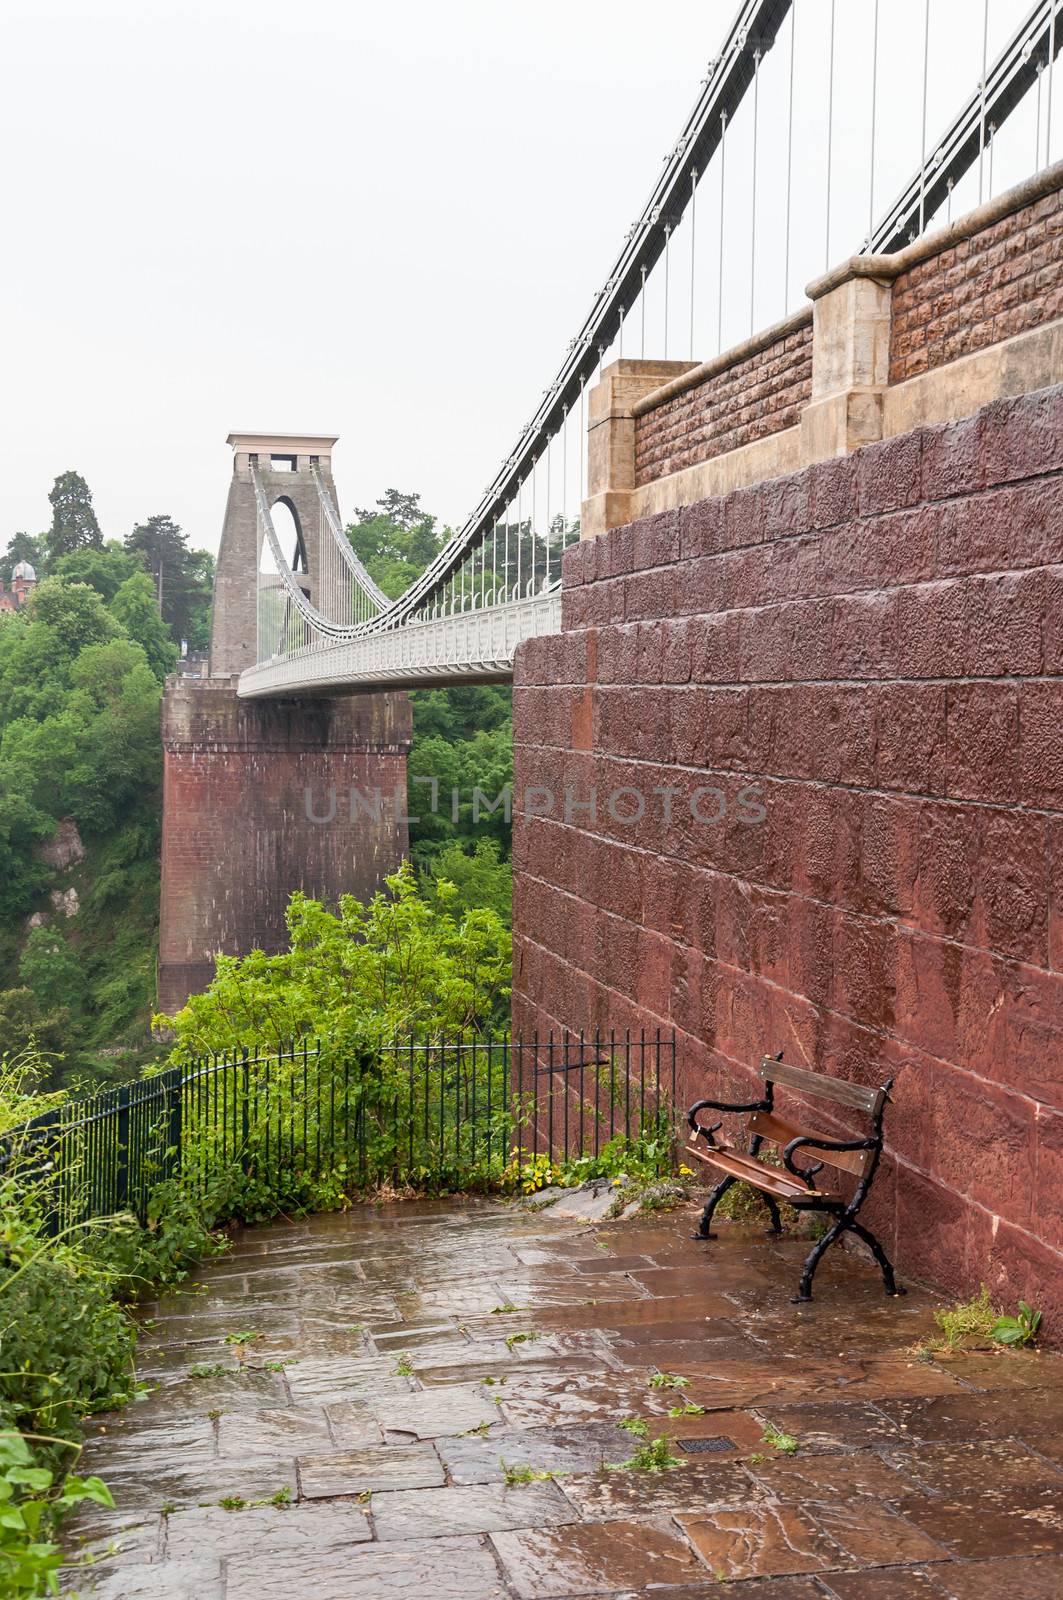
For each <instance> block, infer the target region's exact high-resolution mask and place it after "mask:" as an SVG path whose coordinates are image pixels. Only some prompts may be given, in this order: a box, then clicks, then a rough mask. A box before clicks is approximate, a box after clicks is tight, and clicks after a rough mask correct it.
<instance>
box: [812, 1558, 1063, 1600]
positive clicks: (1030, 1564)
mask: <svg viewBox="0 0 1063 1600" xmlns="http://www.w3.org/2000/svg"><path fill="white" fill-rule="evenodd" d="M934 1579H935V1582H936V1583H937V1584H938V1586H939V1587H940V1589H941V1591H942V1593H943V1594H944V1595H946V1596H947V1597H948V1600H1003V1597H1004V1596H1006V1595H1015V1596H1021V1597H1022V1600H1059V1596H1060V1595H1061V1594H1063V1557H1060V1556H1040V1557H1034V1558H1032V1559H1031V1558H1027V1557H1025V1556H1018V1557H1011V1558H1007V1557H1005V1558H1004V1559H1003V1560H999V1559H998V1560H995V1561H973V1562H970V1563H967V1562H964V1563H962V1564H960V1563H952V1564H951V1565H949V1566H947V1567H937V1568H935V1570H934ZM839 1600H857V1597H856V1596H855V1594H854V1595H853V1596H852V1597H850V1596H849V1595H848V1594H846V1595H840V1596H839Z"/></svg>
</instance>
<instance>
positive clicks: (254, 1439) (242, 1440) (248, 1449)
mask: <svg viewBox="0 0 1063 1600" xmlns="http://www.w3.org/2000/svg"><path fill="white" fill-rule="evenodd" d="M332 1442H333V1441H332V1435H331V1433H330V1431H329V1425H328V1421H327V1419H326V1417H325V1413H324V1411H322V1410H321V1409H320V1408H318V1409H316V1410H315V1409H313V1408H307V1409H305V1410H300V1409H297V1408H296V1407H294V1406H285V1407H277V1408H275V1409H273V1410H269V1411H236V1412H234V1413H233V1414H232V1416H222V1417H219V1419H218V1456H219V1458H224V1457H227V1456H235V1457H236V1458H237V1460H240V1459H243V1460H250V1459H251V1457H252V1456H271V1457H274V1458H276V1457H280V1458H281V1459H287V1460H289V1461H290V1460H291V1459H292V1457H293V1456H297V1455H299V1454H301V1453H302V1452H303V1451H304V1450H305V1451H311V1450H327V1449H329V1448H330V1447H331V1445H332Z"/></svg>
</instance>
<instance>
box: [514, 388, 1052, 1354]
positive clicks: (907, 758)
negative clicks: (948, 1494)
mask: <svg viewBox="0 0 1063 1600" xmlns="http://www.w3.org/2000/svg"><path fill="white" fill-rule="evenodd" d="M1061 472H1063V389H1056V390H1048V391H1044V392H1043V393H1041V394H1037V395H1031V396H1027V397H1025V398H1023V399H1019V400H1014V401H1007V402H998V403H996V404H994V405H992V406H990V407H988V408H987V409H986V410H985V411H984V412H982V413H981V414H979V415H978V416H976V417H973V418H971V419H970V420H967V421H964V422H961V423H958V424H953V425H949V426H943V427H935V428H928V429H924V430H921V431H919V432H917V433H914V434H910V435H906V436H903V437H901V438H898V439H894V440H890V441H888V442H885V443H883V444H879V445H873V446H869V447H868V448H866V449H864V450H862V451H860V452H858V453H857V454H856V455H854V456H851V457H846V458H841V459H837V460H833V461H829V462H826V463H823V464H821V465H818V466H815V467H813V468H811V469H810V470H808V471H807V472H804V473H802V474H800V475H798V476H795V477H792V478H785V479H778V480H775V481H773V482H770V483H766V484H763V485H761V486H759V487H756V488H752V489H747V490H742V491H740V492H737V493H735V494H732V495H729V496H727V497H725V498H721V499H716V500H709V501H703V502H701V503H700V504H698V505H695V506H692V507H689V508H687V509H684V510H682V511H679V512H672V513H666V514H663V515H661V516H658V517H655V518H651V519H647V520H645V521H642V522H638V523H635V524H633V525H630V526H628V527H624V528H619V529H616V530H615V531H614V532H612V533H610V534H607V535H604V536H602V537H601V538H599V539H596V540H592V541H588V542H587V543H585V544H583V545H580V546H578V547H576V548H575V549H573V550H571V551H569V552H568V553H567V554H566V556H565V568H564V576H565V585H566V588H565V602H564V607H565V609H564V628H565V631H564V633H562V634H561V635H559V636H556V637H553V638H544V639H539V640H533V641H530V642H528V643H527V644H525V645H523V646H522V647H521V649H520V652H519V655H518V658H517V666H516V675H515V691H514V738H515V744H516V767H517V773H516V792H517V798H518V802H519V799H520V795H521V793H522V791H523V790H524V789H525V788H526V787H527V786H528V785H533V784H534V785H543V786H545V787H549V788H552V789H554V790H556V791H557V792H558V794H559V795H560V794H562V793H563V791H564V789H565V787H566V785H567V786H568V787H569V788H570V790H571V792H572V794H573V796H574V797H575V798H576V799H581V800H586V799H587V798H588V796H589V793H590V791H591V790H593V789H597V791H598V794H599V805H598V815H597V820H592V819H591V818H590V816H589V814H588V813H587V811H585V810H584V811H575V810H572V811H571V814H570V817H569V820H568V821H566V820H565V817H564V814H563V806H562V802H561V801H560V800H559V801H558V803H557V806H556V807H555V809H554V812H553V815H552V816H550V817H542V818H534V819H533V818H529V817H527V816H520V815H517V816H515V819H514V820H515V827H514V863H515V867H516V876H515V891H514V897H515V922H516V926H517V928H518V929H519V933H518V935H517V938H516V952H515V954H516V963H515V981H514V1027H515V1029H517V1030H520V1031H522V1032H525V1033H527V1032H528V1031H529V1030H530V1029H532V1028H534V1027H536V1026H538V1027H539V1028H540V1029H549V1028H550V1027H553V1028H555V1029H556V1028H559V1027H562V1026H568V1027H571V1028H579V1027H585V1028H593V1027H595V1026H615V1027H620V1028H623V1027H625V1026H628V1025H631V1026H643V1025H648V1026H657V1025H659V1024H660V1025H665V1026H668V1027H673V1026H674V1027H675V1029H676V1030H677V1031H678V1037H679V1052H680V1061H681V1065H682V1072H683V1078H684V1092H685V1093H686V1094H689V1095H690V1097H691V1098H693V1096H694V1094H695V1092H709V1093H712V1092H714V1091H715V1092H717V1093H720V1092H724V1097H725V1098H726V1097H728V1096H727V1094H726V1091H730V1090H740V1091H741V1092H742V1093H744V1091H745V1090H746V1089H748V1088H749V1087H750V1083H749V1074H750V1068H751V1067H752V1066H753V1065H754V1064H755V1063H756V1062H757V1060H758V1059H759V1057H760V1056H761V1054H762V1053H764V1052H765V1051H775V1050H778V1049H780V1048H783V1049H785V1051H786V1055H787V1058H788V1059H789V1060H790V1061H792V1062H795V1063H797V1064H801V1063H808V1064H811V1065H814V1066H815V1067H816V1068H818V1069H820V1070H822V1071H826V1072H830V1073H834V1074H837V1075H838V1076H841V1077H848V1078H854V1079H859V1080H860V1081H862V1082H865V1083H878V1082H880V1081H882V1080H883V1079H884V1078H885V1077H887V1076H888V1075H892V1076H893V1077H894V1078H895V1079H896V1087H895V1090H894V1097H895V1104H894V1106H893V1107H892V1108H891V1109H890V1111H889V1113H888V1117H887V1137H888V1144H889V1148H890V1159H889V1162H888V1163H887V1165H886V1168H885V1170H884V1172H883V1175H882V1177H881V1178H880V1179H879V1182H878V1185H877V1188H876V1194H875V1197H874V1205H873V1216H872V1218H871V1220H872V1223H873V1225H874V1226H876V1227H878V1228H879V1229H880V1230H881V1232H882V1235H883V1238H884V1240H885V1241H886V1243H887V1246H888V1247H889V1246H892V1247H893V1250H894V1251H895V1252H896V1256H897V1258H898V1260H899V1262H900V1263H901V1264H902V1266H903V1267H905V1268H906V1269H907V1270H908V1271H910V1272H913V1273H916V1274H922V1275H924V1276H927V1277H930V1278H933V1279H935V1280H938V1281H940V1282H942V1283H944V1284H945V1285H947V1286H949V1287H951V1288H953V1289H955V1290H957V1291H966V1290H969V1289H972V1288H977V1285H978V1283H979V1282H980V1281H981V1280H982V1279H985V1280H986V1281H988V1282H990V1283H991V1284H992V1285H993V1288H994V1291H995V1292H998V1293H1000V1294H1001V1295H1002V1296H1003V1297H1005V1298H1007V1299H1010V1300H1014V1299H1015V1298H1017V1296H1018V1295H1019V1294H1024V1295H1025V1296H1026V1297H1028V1298H1029V1299H1031V1300H1034V1301H1036V1302H1037V1303H1039V1304H1041V1305H1043V1306H1045V1307H1046V1309H1047V1312H1048V1315H1047V1316H1046V1321H1049V1322H1053V1321H1054V1323H1055V1327H1056V1330H1057V1332H1058V1330H1059V1329H1060V1327H1063V676H1061V674H1063V534H1061V530H1060V498H1059V496H1060V477H1059V475H1060V473H1061ZM748 782H752V783H756V784H757V785H759V786H760V788H761V790H762V793H763V801H764V805H765V807H766V812H767V815H766V819H765V821H764V823H763V824H762V825H760V826H756V825H751V824H750V823H748V822H746V823H744V822H742V821H740V820H739V816H738V809H737V804H736V802H737V795H738V790H739V788H740V787H741V786H742V785H743V784H744V783H748ZM620 785H626V786H630V787H632V788H635V789H639V790H641V791H642V792H643V793H648V792H649V791H651V790H652V789H653V788H654V787H657V788H660V789H664V788H670V789H672V790H673V791H675V794H674V795H673V798H672V801H671V805H672V819H671V821H669V822H666V821H665V820H664V819H663V817H662V815H661V806H662V805H663V800H660V799H659V800H658V801H657V804H656V805H651V806H649V807H648V810H647V815H646V816H645V817H644V818H643V819H642V820H641V821H639V822H637V823H630V822H628V823H624V822H620V821H616V820H614V819H613V818H612V817H611V816H610V815H609V814H608V811H607V809H606V808H605V806H604V805H603V803H602V802H603V800H604V797H605V795H606V794H607V793H608V792H609V791H611V790H613V789H614V788H616V787H617V786H620ZM698 785H715V786H717V787H718V788H719V789H721V790H722V791H723V792H724V795H725V797H726V802H727V806H728V814H727V816H726V818H725V820H724V821H723V822H721V823H719V824H717V825H715V826H705V825H699V824H696V823H695V822H694V821H693V819H692V818H691V816H690V812H689V808H688V806H687V801H688V799H689V796H690V794H691V792H692V790H693V789H694V788H695V787H696V786H698ZM617 809H618V810H622V809H623V807H622V806H618V807H617ZM632 809H633V806H632ZM703 1086H704V1087H703ZM816 1117H817V1120H820V1119H821V1118H822V1110H821V1109H820V1108H817V1112H816ZM820 1125H822V1121H821V1120H820Z"/></svg>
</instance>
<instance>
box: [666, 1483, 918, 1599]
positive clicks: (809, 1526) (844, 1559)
mask: <svg viewBox="0 0 1063 1600" xmlns="http://www.w3.org/2000/svg"><path fill="white" fill-rule="evenodd" d="M680 1522H681V1525H682V1527H683V1528H684V1529H685V1531H686V1532H687V1534H688V1535H689V1537H690V1539H691V1542H692V1543H693V1545H694V1548H695V1549H696V1550H697V1551H698V1553H699V1555H700V1556H701V1557H702V1559H703V1560H704V1561H705V1563H706V1565H707V1566H708V1567H709V1568H710V1570H711V1571H712V1572H714V1573H715V1574H717V1576H719V1577H721V1578H723V1579H726V1580H727V1581H730V1580H731V1579H733V1578H768V1577H777V1576H780V1575H786V1574H791V1573H800V1572H825V1571H827V1570H829V1569H830V1568H831V1567H846V1566H849V1565H859V1566H882V1565H885V1564H886V1563H891V1564H892V1563H898V1562H912V1563H915V1562H926V1561H945V1560H947V1559H948V1552H947V1551H946V1550H945V1549H943V1548H942V1547H941V1545H940V1544H938V1543H936V1542H935V1541H934V1540H933V1539H931V1538H929V1537H928V1536H927V1535H926V1534H925V1533H923V1532H921V1531H920V1530H919V1529H918V1528H917V1527H914V1526H912V1524H911V1523H910V1522H907V1521H905V1519H904V1518H903V1517H901V1516H898V1515H896V1514H895V1513H894V1512H892V1511H889V1510H887V1509H886V1508H884V1507H882V1506H877V1505H874V1504H872V1503H870V1502H868V1501H850V1502H848V1503H846V1504H843V1505H838V1504H831V1505H827V1504H815V1505H783V1504H775V1503H772V1502H765V1503H764V1504H762V1505H753V1506H745V1507H743V1508H742V1509H741V1510H735V1511H716V1512H713V1514H712V1516H711V1517H706V1518H703V1519H697V1520H691V1519H689V1518H685V1517H683V1518H681V1519H680Z"/></svg>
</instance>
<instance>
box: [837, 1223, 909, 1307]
mask: <svg viewBox="0 0 1063 1600" xmlns="http://www.w3.org/2000/svg"><path fill="white" fill-rule="evenodd" d="M849 1226H850V1228H851V1229H852V1230H853V1232H854V1233H855V1234H856V1236H857V1238H858V1239H863V1241H864V1243H865V1244H866V1245H867V1247H868V1249H869V1250H870V1251H871V1254H872V1255H873V1256H874V1258H875V1260H876V1261H877V1262H878V1264H879V1266H880V1267H881V1268H882V1281H883V1283H884V1284H885V1286H886V1293H887V1294H888V1295H898V1294H907V1292H908V1291H907V1290H906V1289H902V1288H901V1287H900V1286H899V1285H898V1283H897V1280H896V1278H895V1277H894V1276H893V1264H892V1262H891V1261H890V1258H889V1256H888V1255H887V1254H886V1252H885V1250H883V1248H882V1246H881V1245H880V1244H879V1242H878V1240H877V1239H876V1238H875V1235H874V1234H873V1233H872V1232H871V1230H870V1228H865V1227H864V1226H863V1225H862V1224H861V1223H859V1222H850V1224H849Z"/></svg>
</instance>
